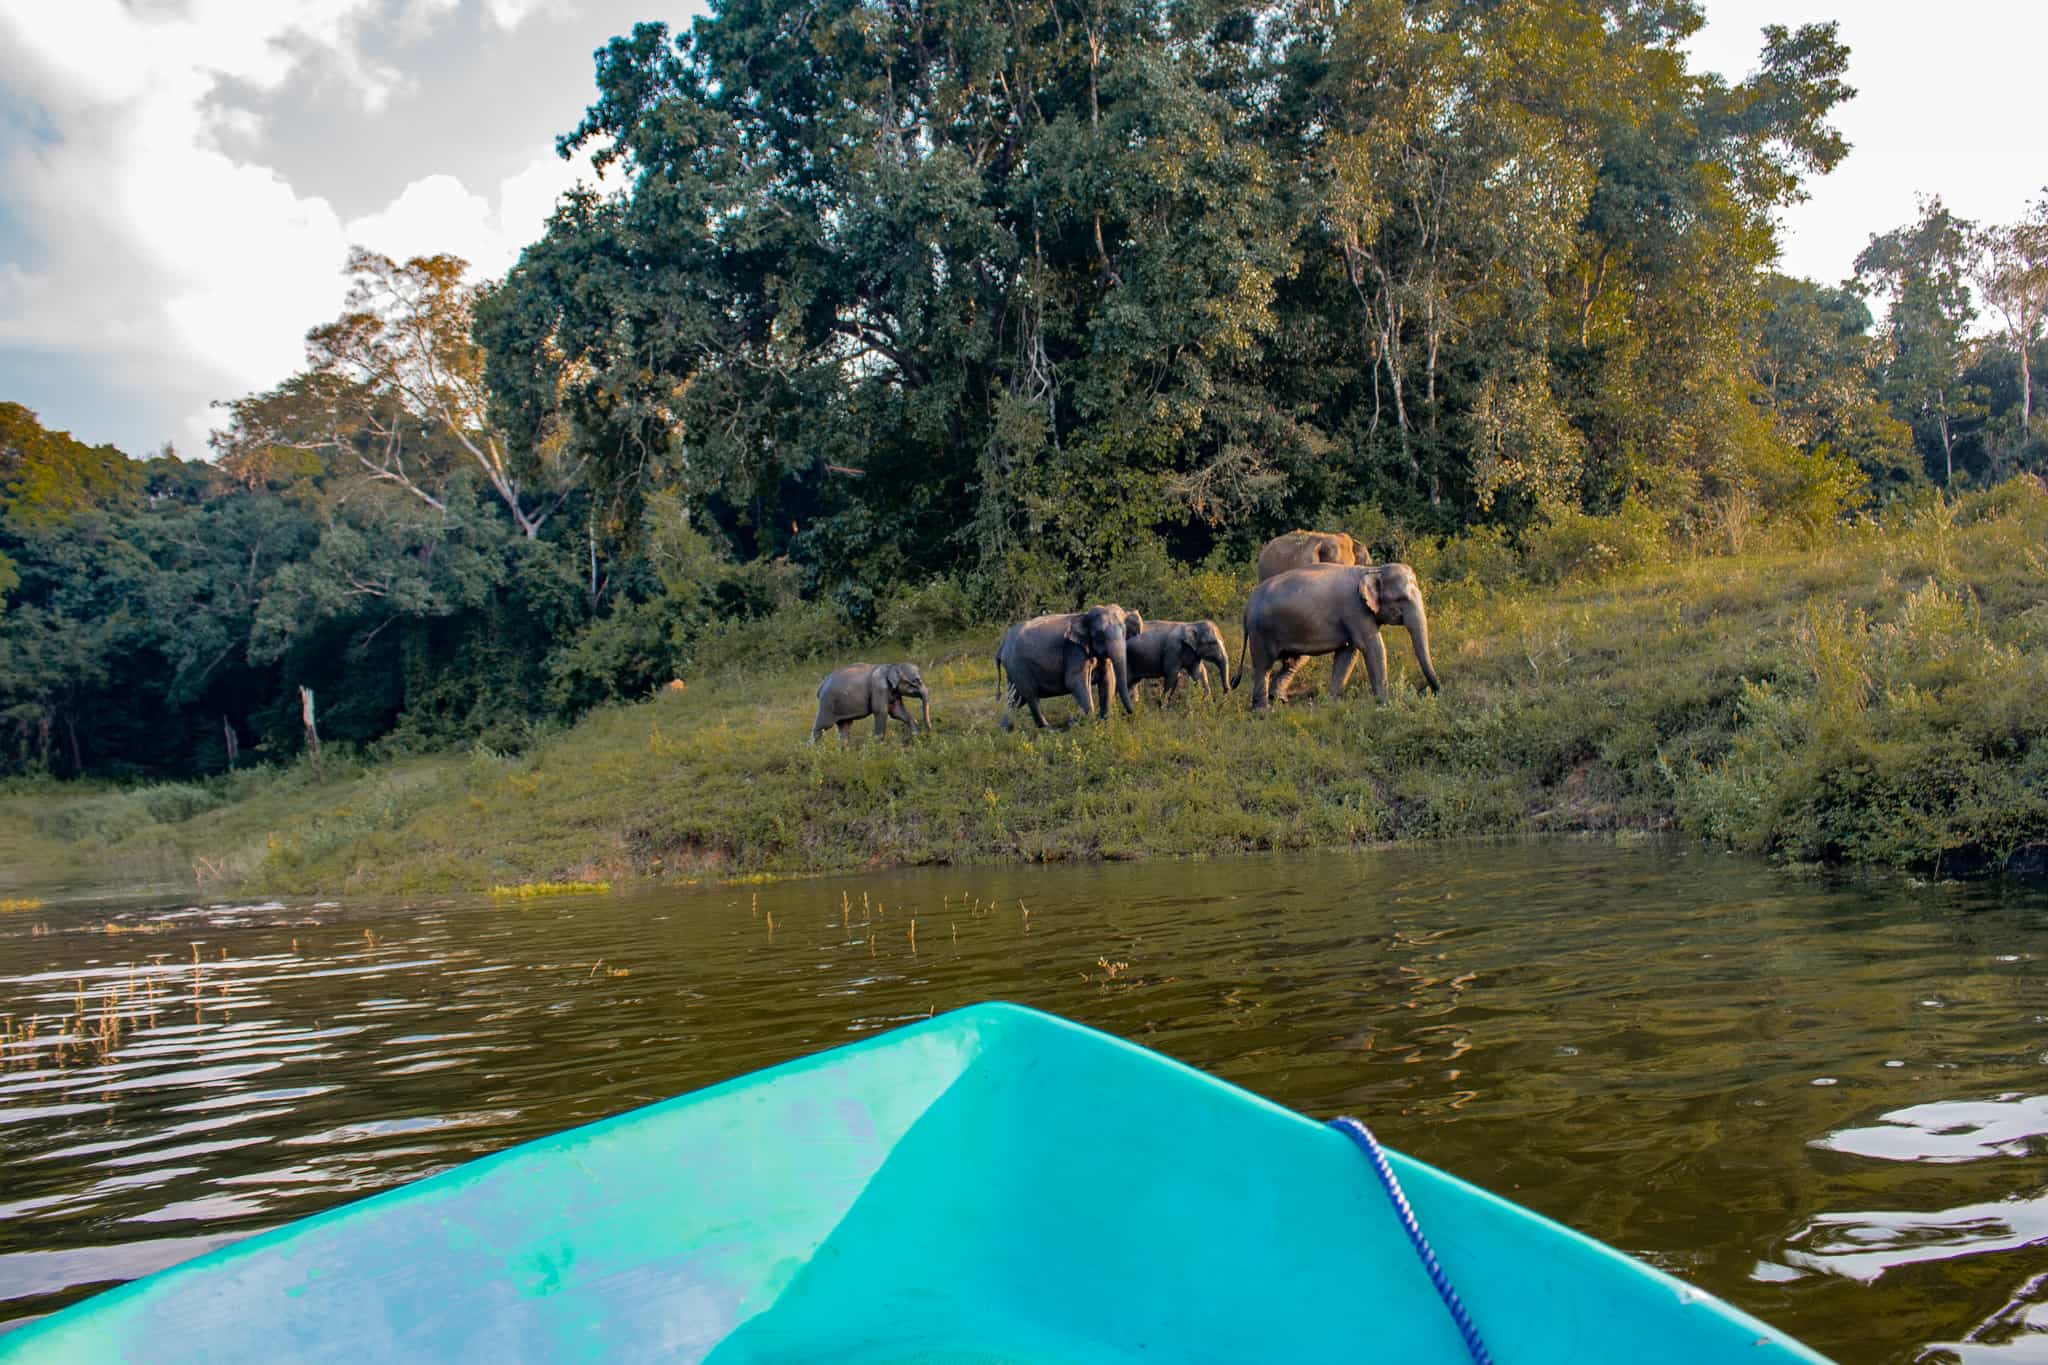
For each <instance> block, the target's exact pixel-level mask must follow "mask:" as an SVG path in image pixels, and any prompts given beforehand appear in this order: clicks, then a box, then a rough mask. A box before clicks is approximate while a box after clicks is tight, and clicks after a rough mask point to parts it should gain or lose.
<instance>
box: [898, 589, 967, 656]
mask: <svg viewBox="0 0 2048 1365" xmlns="http://www.w3.org/2000/svg"><path fill="white" fill-rule="evenodd" d="M974 623H975V622H974V602H973V599H971V598H970V597H969V596H968V595H967V589H965V588H963V587H961V586H960V584H958V583H956V582H954V581H953V580H952V579H950V578H934V579H931V580H929V581H927V582H926V583H924V584H923V585H921V586H919V587H915V588H902V589H899V590H898V591H897V593H896V595H895V596H894V597H891V598H890V599H889V601H888V602H887V604H886V605H884V606H883V608H882V610H881V613H880V615H879V617H878V618H877V622H876V624H877V625H878V626H879V628H880V633H881V635H882V638H883V639H887V640H905V641H912V642H920V641H927V640H933V639H940V638H943V637H945V636H949V635H958V634H959V633H960V632H961V631H963V630H966V629H967V628H968V627H969V626H972V625H973V624H974Z"/></svg>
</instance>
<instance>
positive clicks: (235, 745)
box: [220, 716, 242, 772]
mask: <svg viewBox="0 0 2048 1365" xmlns="http://www.w3.org/2000/svg"><path fill="white" fill-rule="evenodd" d="M220 732H221V734H222V735H224V736H226V738H227V743H228V771H230V772H232V771H234V767H235V756H236V755H237V754H239V753H240V752H241V751H242V746H241V743H240V741H238V740H237V739H236V738H235V727H234V725H233V724H232V723H231V722H230V721H229V720H228V718H227V717H226V716H222V717H221V718H220Z"/></svg>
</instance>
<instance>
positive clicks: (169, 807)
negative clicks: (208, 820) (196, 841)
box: [35, 782, 221, 844]
mask: <svg viewBox="0 0 2048 1365" xmlns="http://www.w3.org/2000/svg"><path fill="white" fill-rule="evenodd" d="M220 803H221V797H220V796H219V795H218V794H217V793H215V792H211V791H208V790H207V789H206V788H204V787H196V786H193V785H191V784H189V783H184V782H162V783H158V784H156V785H154V786H148V787H131V788H130V789H128V790H127V791H115V792H108V793H106V794H105V795H102V796H92V797H87V798H86V799H84V800H82V801H74V802H71V803H69V804H67V805H61V806H58V807H56V808H55V809H54V810H50V811H47V812H44V813H42V814H39V815H37V816H36V817H35V826H36V828H37V830H39V831H40V832H42V833H44V834H47V835H49V836H50V837H52V838H55V839H62V840H64V841H66V842H67V843H86V842H91V843H98V844H111V843H116V842H118V841H119V840H121V839H123V838H126V837H127V836H128V835H130V834H133V833H135V832H136V831H137V830H140V829H145V828H147V827H148V826H150V825H174V824H177V823H178V822H180V821H183V820H189V819H191V818H192V817H193V816H195V815H198V814H200V813H202V812H204V811H209V810H212V809H213V808H214V807H215V806H218V805H219V804H220Z"/></svg>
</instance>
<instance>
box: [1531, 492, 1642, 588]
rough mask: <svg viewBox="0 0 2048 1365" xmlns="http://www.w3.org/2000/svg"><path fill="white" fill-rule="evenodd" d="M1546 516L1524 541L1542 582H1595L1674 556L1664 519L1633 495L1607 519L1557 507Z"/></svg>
mask: <svg viewBox="0 0 2048 1365" xmlns="http://www.w3.org/2000/svg"><path fill="white" fill-rule="evenodd" d="M1546 516H1547V521H1546V522H1545V523H1544V524H1542V525H1538V526H1533V527H1531V528H1530V529H1529V532H1528V534H1527V536H1525V537H1524V539H1523V562H1524V563H1525V564H1526V566H1527V568H1528V571H1529V577H1530V578H1532V579H1534V580H1535V581H1537V582H1539V583H1561V582H1563V581H1565V580H1566V579H1569V578H1597V577H1600V576H1601V575H1603V574H1609V573H1614V572H1616V571H1617V570H1621V569H1633V568H1638V567H1640V566H1642V565H1645V564H1657V563H1661V562H1663V561H1664V560H1665V559H1667V558H1669V557H1670V549H1671V541H1670V536H1669V534H1668V532H1667V530H1666V527H1665V522H1664V518H1663V517H1662V516H1661V515H1659V514H1658V513H1657V512H1656V511H1655V510H1654V509H1652V508H1651V507H1650V506H1649V504H1647V503H1645V502H1643V501H1642V500H1641V499H1639V498H1637V497H1636V496H1635V495H1634V494H1630V495H1629V497H1628V499H1627V501H1625V502H1623V503H1622V505H1621V510H1620V511H1618V512H1614V513H1612V514H1610V515H1607V516H1594V515H1593V514H1591V513H1589V512H1581V511H1579V510H1578V509H1576V508H1573V507H1553V508H1551V509H1549V511H1548V512H1547V513H1546Z"/></svg>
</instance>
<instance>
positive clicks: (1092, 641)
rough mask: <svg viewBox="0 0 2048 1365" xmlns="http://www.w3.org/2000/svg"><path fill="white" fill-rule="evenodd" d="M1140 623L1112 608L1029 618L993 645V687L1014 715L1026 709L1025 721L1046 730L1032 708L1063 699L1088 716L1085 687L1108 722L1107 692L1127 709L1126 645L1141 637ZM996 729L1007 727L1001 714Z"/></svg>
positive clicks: (1127, 711)
mask: <svg viewBox="0 0 2048 1365" xmlns="http://www.w3.org/2000/svg"><path fill="white" fill-rule="evenodd" d="M1144 631H1145V618H1143V617H1142V616H1140V615H1138V613H1137V612H1134V611H1125V610H1124V609H1123V608H1122V607H1119V606H1116V605H1114V604H1105V605H1099V606H1093V607H1089V608H1088V609H1087V610H1086V611H1073V612H1064V613H1060V614H1057V615H1053V616H1034V617H1032V618H1031V619H1030V620H1029V621H1022V622H1019V623H1018V624H1016V625H1014V626H1011V627H1010V628H1009V630H1007V631H1006V632H1004V634H1003V639H1002V643H1001V644H999V645H997V646H996V685H997V687H998V688H1000V689H1002V695H1003V696H1004V697H1005V698H1006V700H1007V701H1008V702H1009V704H1010V708H1011V709H1012V710H1014V709H1015V708H1017V707H1018V706H1025V707H1029V708H1030V710H1031V719H1033V720H1035V721H1037V722H1038V727H1039V728H1040V729H1041V730H1042V729H1045V728H1046V722H1045V713H1044V712H1043V711H1041V710H1040V709H1039V706H1038V703H1039V702H1040V701H1042V700H1044V699H1045V698H1047V697H1058V696H1069V697H1072V698H1073V699H1074V701H1075V703H1076V704H1077V705H1079V706H1080V708H1081V714H1082V715H1084V716H1089V715H1093V714H1094V713H1095V706H1094V703H1093V701H1092V700H1091V699H1090V698H1089V695H1088V694H1089V689H1090V684H1091V683H1094V684H1096V685H1097V686H1098V687H1099V688H1100V690H1101V692H1102V698H1103V700H1102V716H1103V719H1105V720H1107V719H1108V718H1109V689H1110V688H1111V687H1114V688H1115V689H1116V695H1117V700H1119V701H1121V702H1122V703H1123V706H1124V714H1125V715H1127V716H1128V715H1132V714H1134V712H1133V709H1132V706H1131V674H1130V658H1129V655H1128V653H1127V644H1126V642H1127V641H1128V640H1131V639H1134V638H1136V637H1137V636H1139V635H1142V634H1143V633H1144ZM1002 725H1003V728H1004V729H1005V730H1007V729H1009V728H1010V717H1009V715H1008V714H1007V713H1005V714H1004V716H1003V720H1002Z"/></svg>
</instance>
